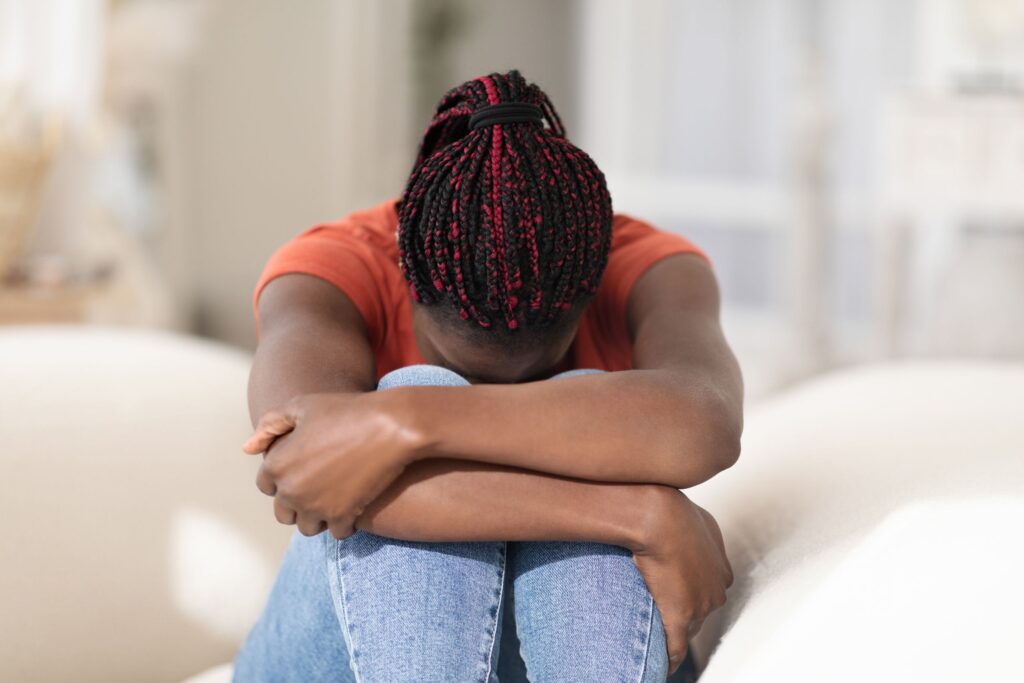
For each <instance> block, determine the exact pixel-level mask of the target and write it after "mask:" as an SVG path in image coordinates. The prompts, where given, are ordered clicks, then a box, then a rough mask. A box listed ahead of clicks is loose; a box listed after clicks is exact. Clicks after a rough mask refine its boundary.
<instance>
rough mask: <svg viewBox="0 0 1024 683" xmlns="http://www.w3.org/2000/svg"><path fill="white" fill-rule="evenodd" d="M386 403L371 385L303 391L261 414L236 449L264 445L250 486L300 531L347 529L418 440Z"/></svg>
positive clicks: (340, 534)
mask: <svg viewBox="0 0 1024 683" xmlns="http://www.w3.org/2000/svg"><path fill="white" fill-rule="evenodd" d="M396 395H397V394H396ZM389 405H390V404H389V402H388V401H386V400H384V398H382V394H380V393H377V392H369V393H351V394H347V393H323V394H306V395H303V396H299V397H297V398H295V399H292V400H291V401H289V402H288V403H287V405H285V406H284V407H283V408H282V409H279V410H271V411H269V412H268V413H266V414H265V415H264V416H263V417H262V418H261V419H260V421H259V424H257V425H256V429H255V431H254V433H253V434H252V436H250V437H249V439H248V440H247V441H246V442H245V444H244V445H243V446H242V450H244V451H245V452H246V453H250V454H256V453H261V452H266V454H265V455H264V458H263V463H262V465H260V469H259V472H258V473H257V476H256V486H257V487H258V488H259V490H260V491H262V492H263V493H265V494H267V495H268V496H274V514H275V516H276V517H277V520H278V521H279V522H281V523H283V524H296V525H297V526H298V528H299V531H301V532H302V533H303V534H304V535H306V536H312V535H315V534H318V533H320V532H321V531H323V530H324V529H325V528H326V529H329V530H330V532H331V535H332V536H334V537H335V538H338V539H341V538H346V537H347V536H350V535H352V533H354V531H355V527H354V525H355V521H356V518H358V517H359V515H360V514H362V512H363V510H364V508H365V507H366V506H367V505H369V504H370V503H371V502H372V501H373V500H374V499H375V498H376V497H377V496H378V495H379V494H380V493H381V492H383V491H384V489H386V488H387V487H388V486H389V485H390V484H391V483H392V482H393V481H394V480H395V479H396V478H397V477H398V476H399V475H400V474H401V473H402V471H403V470H404V469H405V467H406V465H407V464H408V463H409V462H411V461H412V459H413V455H414V453H415V452H416V451H417V449H418V448H419V447H420V444H421V441H420V439H419V435H418V434H417V433H416V432H415V431H413V430H412V429H410V428H409V427H408V426H407V425H406V424H405V421H403V420H401V419H400V418H399V417H398V416H397V412H396V411H393V410H390V409H389V407H388V406H389Z"/></svg>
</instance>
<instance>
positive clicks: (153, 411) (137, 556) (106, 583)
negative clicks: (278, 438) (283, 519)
mask: <svg viewBox="0 0 1024 683" xmlns="http://www.w3.org/2000/svg"><path fill="white" fill-rule="evenodd" d="M249 362H250V359H249V357H248V356H247V355H246V354H244V353H242V352H239V351H236V350H233V349H229V348H227V347H224V346H221V345H217V344H213V343H208V342H202V341H198V340H196V339H194V338H190V337H184V336H180V335H174V334H166V333H157V332H147V331H141V330H132V329H103V328H84V327H20V328H18V327H14V328H0V378H2V381H0V444H3V450H2V452H0V471H2V472H3V474H4V477H3V482H4V491H3V494H2V495H0V539H2V547H3V548H4V554H3V562H0V586H2V591H3V594H2V605H3V607H2V609H0V614H2V617H0V680H4V681H19V682H24V681H58V680H62V681H64V680H66V681H71V680H74V681H114V680H122V681H129V680H131V681H176V680H181V679H182V678H184V677H185V676H188V675H191V674H194V673H195V672H197V671H201V670H202V669H204V668H206V667H209V666H211V665H213V664H216V663H218V662H223V661H227V660H230V659H231V658H232V657H233V655H234V652H235V649H236V648H237V646H238V643H239V642H240V641H241V639H242V638H243V637H244V635H245V633H246V632H247V630H248V628H249V627H250V625H251V624H252V622H253V621H254V620H255V618H256V616H257V614H258V612H259V610H260V609H261V607H262V605H263V601H264V600H265V598H266V594H267V591H268V590H269V586H270V583H271V581H272V580H273V577H274V575H275V573H276V568H277V564H278V562H279V561H280V558H281V556H282V554H283V552H284V548H285V546H286V544H287V541H288V538H289V536H290V532H291V530H292V527H285V526H282V525H279V524H277V522H276V521H275V520H274V517H273V513H272V508H271V504H270V502H269V500H268V499H267V498H266V497H265V496H263V495H262V494H260V493H259V491H257V489H256V487H255V485H254V481H255V473H256V469H257V467H258V465H259V461H258V459H256V458H254V457H253V456H248V455H246V454H244V453H243V452H242V450H241V444H242V442H243V441H244V439H245V437H246V436H247V435H248V433H249V426H250V425H249V418H248V410H247V407H246V396H245V393H246V382H247V377H248V369H249Z"/></svg>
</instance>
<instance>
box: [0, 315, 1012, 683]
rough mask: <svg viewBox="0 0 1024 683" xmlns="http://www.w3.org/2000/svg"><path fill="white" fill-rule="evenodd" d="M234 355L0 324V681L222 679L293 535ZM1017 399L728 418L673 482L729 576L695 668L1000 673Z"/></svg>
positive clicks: (781, 672) (869, 400)
mask: <svg viewBox="0 0 1024 683" xmlns="http://www.w3.org/2000/svg"><path fill="white" fill-rule="evenodd" d="M249 362H250V357H249V356H248V355H247V354H245V353H243V352H240V351H237V350H234V349H230V348H227V347H224V346H222V345H219V344H215V343H211V342H206V341H200V340H197V339H195V338H191V337H186V336H181V335H177V334H171V333H165V332H151V331H143V330H135V329H116V328H97V327H72V326H38V327H9V328H0V443H2V444H3V446H4V449H3V454H2V455H0V465H2V466H0V472H3V473H4V475H5V476H4V484H5V489H4V493H3V495H2V496H0V537H2V539H3V548H4V551H5V552H4V561H3V562H2V563H0V586H2V591H3V593H2V600H3V602H2V604H3V609H2V610H0V615H2V616H0V680H4V681H19V682H26V683H28V682H30V681H65V680H74V681H82V682H88V681H115V680H117V681H122V680H123V681H182V680H184V679H188V680H189V682H190V683H200V682H201V683H219V682H223V681H228V680H230V665H229V664H226V663H228V662H230V660H231V659H232V657H233V654H234V652H235V649H236V648H237V647H238V644H239V643H240V642H241V640H242V638H243V637H244V636H245V633H246V632H247V631H248V629H249V627H250V625H251V624H252V622H253V621H254V620H255V618H256V616H257V615H258V612H259V610H260V609H261V607H262V602H263V600H264V598H265V597H266V593H267V591H268V590H269V587H270V584H271V582H272V580H273V577H274V574H275V572H276V567H277V563H278V562H279V561H280V558H281V556H282V553H283V551H284V549H285V547H286V545H287V542H288V539H289V537H290V535H291V532H292V530H293V528H292V527H285V526H282V525H278V524H276V523H275V522H274V521H273V516H272V513H271V508H270V505H269V501H268V500H267V499H266V498H265V497H264V496H262V494H260V493H259V492H258V491H257V490H256V488H255V486H254V484H253V481H254V476H255V472H256V468H257V466H258V460H257V459H256V458H254V457H253V456H246V455H245V454H243V453H242V451H241V449H240V445H241V443H242V441H243V440H244V438H245V436H246V435H247V434H248V432H249V419H248V414H247V410H246V406H245V385H246V378H247V374H248V367H249ZM1022 407H1024V366H1022V365H1013V364H995V363H982V362H952V361H945V362H940V361H932V362H902V363H892V364H885V365H874V366H865V367H858V368H850V369H847V370H842V371H838V372H835V373H832V374H829V375H826V376H823V377H820V378H818V379H815V380H812V381H810V382H807V383H805V384H803V385H801V386H799V387H797V388H794V389H793V390H790V391H787V392H785V393H783V394H781V395H779V396H777V397H775V398H773V399H770V400H767V401H764V402H762V403H760V404H759V405H757V406H755V407H753V408H752V409H750V410H749V411H748V414H747V426H746V430H745V434H744V442H743V454H742V456H741V458H740V461H739V463H738V464H737V465H736V466H735V467H734V468H733V469H731V470H729V471H727V472H725V473H723V474H721V475H720V476H718V477H716V478H715V479H714V480H712V481H710V482H707V483H706V484H703V485H701V486H699V487H695V488H694V489H691V490H689V491H688V493H690V494H691V495H692V497H693V498H694V499H695V500H696V501H698V502H699V503H701V504H702V505H704V506H705V507H707V508H708V509H709V510H711V511H712V512H713V513H714V514H715V515H716V517H717V518H718V519H719V521H720V523H721V525H722V528H723V531H724V533H725V536H726V539H727V542H728V548H729V553H730V557H731V558H732V561H733V565H734V568H735V570H736V577H737V578H736V583H735V584H734V586H733V587H732V589H731V590H730V595H729V602H728V604H727V605H726V607H724V608H723V609H721V610H719V612H717V613H716V614H715V615H714V616H713V617H712V618H711V619H709V621H708V622H707V623H706V624H705V626H704V629H703V630H702V631H701V633H700V635H699V636H698V638H697V640H696V642H695V643H694V648H695V654H696V655H697V657H698V660H699V661H700V662H701V664H702V665H703V666H704V668H705V670H704V674H703V676H702V682H703V683H722V682H727V681H728V682H732V681H758V682H761V681H801V682H802V681H807V682H808V683H810V682H814V683H817V682H819V681H854V680H856V681H858V682H860V681H865V680H872V681H917V680H920V681H961V680H967V681H982V680H984V681H1000V680H1021V679H1020V676H1021V671H1022V670H1024V665H1021V664H1020V663H1019V661H1018V656H1017V646H1018V643H1019V642H1020V641H1021V638H1022V636H1024V585H1022V584H1024V582H1022V581H1021V580H1020V577H1022V576H1024V544H1022V540H1021V539H1022V538H1024V446H1022V444H1024V420H1022ZM190 677H191V678H190ZM1014 677H1016V678H1014Z"/></svg>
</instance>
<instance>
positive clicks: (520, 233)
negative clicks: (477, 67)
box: [398, 70, 612, 330]
mask: <svg viewBox="0 0 1024 683" xmlns="http://www.w3.org/2000/svg"><path fill="white" fill-rule="evenodd" d="M502 103H524V104H529V105H533V106H535V107H538V108H539V110H540V112H541V114H542V118H543V122H546V123H547V126H544V125H543V123H535V122H528V121H517V122H512V123H508V122H506V123H495V124H492V125H484V126H481V127H478V128H477V129H476V130H473V129H471V128H470V126H469V120H470V117H471V116H472V115H473V114H474V113H475V112H477V111H478V110H480V109H481V108H483V107H487V106H489V105H495V104H502ZM611 225H612V205H611V197H610V196H609V194H608V188H607V185H606V183H605V178H604V174H603V173H601V170H600V169H599V168H598V167H597V165H596V164H595V163H594V161H593V160H592V159H591V158H590V157H589V156H588V155H587V154H586V153H584V152H583V151H582V150H580V149H579V148H577V147H575V146H574V145H573V144H572V143H570V142H569V141H568V140H567V139H566V137H565V130H564V129H563V127H562V121H561V119H560V118H559V117H558V113H557V112H556V111H555V108H554V106H552V104H551V102H550V101H549V100H548V97H547V95H546V94H545V93H544V92H543V91H542V90H541V89H540V88H539V87H537V85H535V84H532V83H527V82H526V80H525V79H524V78H523V77H522V75H521V74H520V73H519V72H518V71H516V70H512V71H509V72H508V73H506V74H497V73H492V74H489V75H487V76H481V77H479V78H476V79H473V80H471V81H467V82H466V83H463V84H462V85H460V86H458V87H456V88H453V89H452V90H450V91H448V92H447V93H446V94H445V95H444V97H443V98H442V99H441V102H440V103H439V104H438V106H437V109H436V111H435V113H434V116H433V119H432V120H431V122H430V124H429V125H428V126H427V130H426V132H425V133H424V135H423V142H422V144H421V146H420V150H419V153H418V155H417V158H416V164H415V166H414V167H413V170H412V173H411V174H410V176H409V180H408V183H407V184H406V187H405V191H404V192H403V194H402V197H401V202H400V206H399V229H398V247H399V253H400V265H401V268H402V273H403V274H404V276H405V279H406V281H407V282H408V285H409V293H410V296H411V297H412V298H413V300H414V301H417V302H419V303H422V304H426V305H433V304H436V303H441V302H444V301H445V300H447V301H448V302H450V304H451V306H453V307H454V309H455V310H456V311H457V312H458V315H459V316H460V317H461V318H462V319H463V320H472V321H475V322H476V323H477V325H478V326H479V327H483V328H492V327H498V328H504V329H507V330H515V329H517V328H529V329H542V328H547V327H550V326H552V325H556V324H557V323H559V322H560V321H561V320H562V319H563V318H564V316H565V311H568V310H569V309H570V308H572V307H573V305H574V304H577V303H580V302H586V301H588V300H589V299H590V298H591V297H592V296H593V294H594V293H596V292H597V287H598V285H599V284H600V281H601V275H602V273H603V272H604V269H605V265H606V264H607V261H608V252H609V249H610V247H611Z"/></svg>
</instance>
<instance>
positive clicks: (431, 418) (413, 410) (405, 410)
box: [366, 386, 442, 466]
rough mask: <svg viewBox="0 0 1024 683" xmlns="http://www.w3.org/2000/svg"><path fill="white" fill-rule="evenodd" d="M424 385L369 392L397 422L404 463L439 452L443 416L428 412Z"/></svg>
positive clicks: (397, 435) (397, 434)
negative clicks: (438, 425)
mask: <svg viewBox="0 0 1024 683" xmlns="http://www.w3.org/2000/svg"><path fill="white" fill-rule="evenodd" d="M424 388H426V387H420V386H399V387H393V388H390V389H386V390H384V391H374V392H370V393H368V394H366V396H367V397H368V398H371V400H373V401H376V402H378V405H379V409H380V410H382V411H383V412H384V413H385V414H386V415H387V416H388V417H389V418H390V419H391V420H392V421H393V423H394V424H395V426H396V432H395V433H396V438H398V439H399V440H400V442H401V443H400V450H401V453H402V460H403V465H406V466H408V465H411V464H412V463H414V462H417V461H420V460H426V459H428V458H431V457H434V456H435V455H437V454H438V448H437V446H438V438H437V434H438V430H437V429H436V427H437V420H438V419H442V418H440V417H439V416H436V415H432V414H429V413H430V411H428V410H427V408H428V407H429V402H427V401H424V400H423V398H424V396H423V391H422V389H424Z"/></svg>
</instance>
